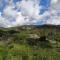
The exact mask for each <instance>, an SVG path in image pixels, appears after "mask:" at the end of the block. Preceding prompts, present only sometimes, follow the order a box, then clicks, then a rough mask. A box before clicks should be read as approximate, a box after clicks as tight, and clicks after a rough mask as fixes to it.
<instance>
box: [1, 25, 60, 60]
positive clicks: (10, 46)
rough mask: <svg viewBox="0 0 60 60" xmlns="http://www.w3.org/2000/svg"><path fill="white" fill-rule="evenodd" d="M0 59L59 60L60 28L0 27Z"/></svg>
mask: <svg viewBox="0 0 60 60" xmlns="http://www.w3.org/2000/svg"><path fill="white" fill-rule="evenodd" d="M0 60H60V28H59V27H50V26H44V27H23V28H22V27H17V28H10V29H0Z"/></svg>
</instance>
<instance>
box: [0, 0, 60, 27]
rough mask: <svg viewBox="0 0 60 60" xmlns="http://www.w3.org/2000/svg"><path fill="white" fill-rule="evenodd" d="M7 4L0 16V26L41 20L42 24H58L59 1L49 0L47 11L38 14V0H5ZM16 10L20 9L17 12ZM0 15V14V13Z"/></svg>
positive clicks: (32, 22) (59, 21)
mask: <svg viewBox="0 0 60 60" xmlns="http://www.w3.org/2000/svg"><path fill="white" fill-rule="evenodd" d="M5 1H6V2H7V3H8V4H7V6H6V7H5V8H4V10H3V16H0V26H3V27H11V26H17V25H27V24H29V25H30V24H36V23H37V22H38V21H43V23H44V24H55V25H58V24H59V25H60V17H59V13H60V7H59V6H60V1H59V0H51V6H50V7H49V10H48V11H45V12H44V13H43V14H42V15H40V14H39V13H40V9H41V8H43V7H42V6H39V0H22V1H20V2H16V4H14V3H13V0H5ZM18 10H20V11H19V12H18ZM0 15H1V14H0Z"/></svg>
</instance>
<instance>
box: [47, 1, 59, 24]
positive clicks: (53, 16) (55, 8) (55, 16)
mask: <svg viewBox="0 0 60 60" xmlns="http://www.w3.org/2000/svg"><path fill="white" fill-rule="evenodd" d="M52 1H53V4H51V6H50V10H49V12H48V13H50V15H49V17H50V18H49V19H47V22H46V24H54V25H60V0H56V1H55V0H52Z"/></svg>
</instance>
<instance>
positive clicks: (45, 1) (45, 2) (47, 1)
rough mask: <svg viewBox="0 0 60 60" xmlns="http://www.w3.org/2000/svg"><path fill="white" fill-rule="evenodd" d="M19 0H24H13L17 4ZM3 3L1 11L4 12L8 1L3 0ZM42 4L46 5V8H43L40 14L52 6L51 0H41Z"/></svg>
mask: <svg viewBox="0 0 60 60" xmlns="http://www.w3.org/2000/svg"><path fill="white" fill-rule="evenodd" d="M19 1H22V0H13V3H14V4H16V2H19ZM1 5H2V6H1ZM1 5H0V12H3V9H4V8H5V6H6V5H7V2H6V1H5V0H2V2H1ZM40 5H42V6H44V8H42V9H41V13H40V14H42V13H44V12H45V11H46V10H48V7H49V6H50V0H41V1H40Z"/></svg>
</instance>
